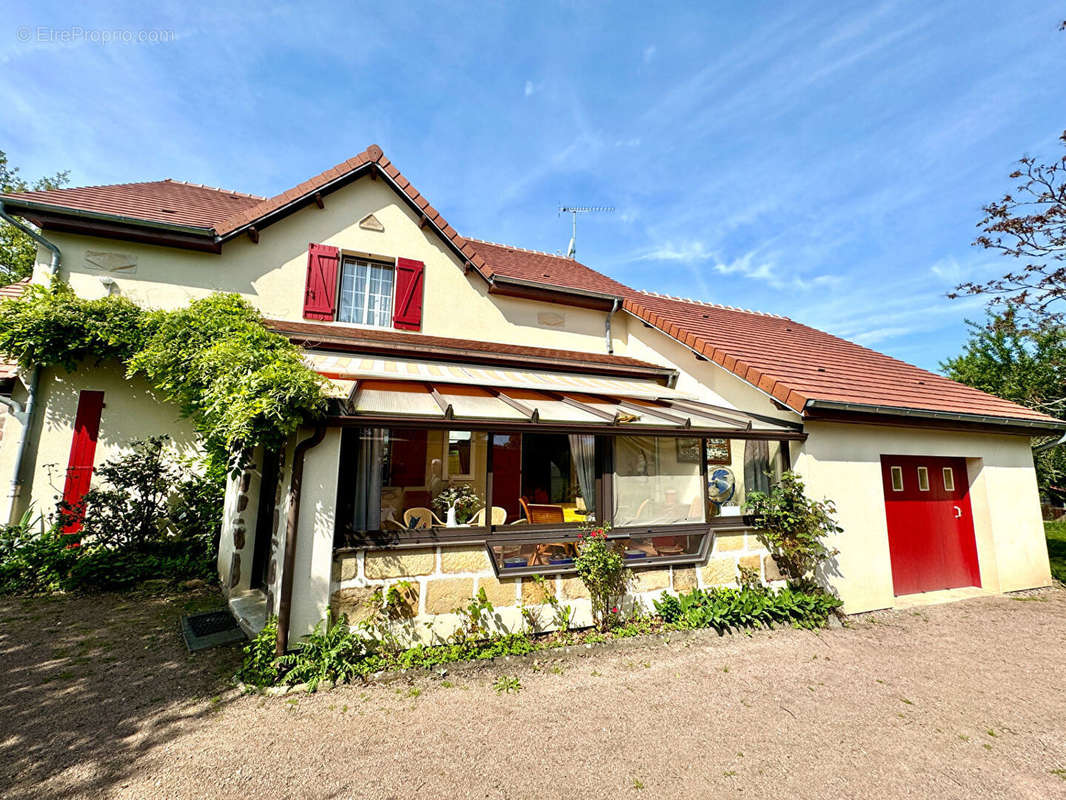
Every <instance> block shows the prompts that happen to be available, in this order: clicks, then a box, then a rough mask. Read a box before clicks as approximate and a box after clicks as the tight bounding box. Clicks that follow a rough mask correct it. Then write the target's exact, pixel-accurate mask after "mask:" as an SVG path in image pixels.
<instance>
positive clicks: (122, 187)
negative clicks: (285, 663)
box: [3, 179, 263, 230]
mask: <svg viewBox="0 0 1066 800" xmlns="http://www.w3.org/2000/svg"><path fill="white" fill-rule="evenodd" d="M3 199H5V200H8V199H11V200H22V201H26V202H32V203H40V204H43V205H48V206H55V207H57V208H61V209H71V210H74V211H88V212H92V213H96V214H110V215H112V216H118V217H130V218H132V219H137V220H145V221H148V222H167V223H170V224H172V225H187V226H190V227H194V228H204V229H206V230H210V229H211V228H213V227H214V226H215V224H216V223H218V222H219V220H223V219H226V218H227V217H230V216H233V215H234V214H236V213H238V212H240V211H242V210H244V209H247V208H250V207H252V206H255V205H257V204H258V203H260V202H261V201H262V199H263V198H261V197H256V196H254V195H250V194H241V193H239V192H230V191H227V190H225V189H213V188H211V187H210V186H199V185H197V184H193V183H182V182H181V181H172V180H170V179H167V180H164V181H149V182H147V183H116V184H111V185H109V186H81V187H78V188H75V189H51V190H49V191H44V192H22V193H20V194H12V195H3Z"/></svg>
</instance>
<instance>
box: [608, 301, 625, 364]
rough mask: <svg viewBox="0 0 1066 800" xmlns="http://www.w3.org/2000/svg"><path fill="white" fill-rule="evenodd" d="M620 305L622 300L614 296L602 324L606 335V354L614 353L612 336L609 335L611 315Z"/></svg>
mask: <svg viewBox="0 0 1066 800" xmlns="http://www.w3.org/2000/svg"><path fill="white" fill-rule="evenodd" d="M621 305H622V301H621V300H619V299H618V298H617V297H616V298H615V299H614V302H613V303H612V304H611V310H610V311H608V312H607V319H606V321H605V322H604V325H603V327H604V334H605V335H606V337H607V354H608V355H614V337H613V336H612V335H611V317H613V316H614V315H615V314H616V313H617V312H618V308H619V306H621Z"/></svg>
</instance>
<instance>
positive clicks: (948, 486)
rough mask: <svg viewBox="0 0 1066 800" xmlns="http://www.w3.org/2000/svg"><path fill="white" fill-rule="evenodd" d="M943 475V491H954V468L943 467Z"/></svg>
mask: <svg viewBox="0 0 1066 800" xmlns="http://www.w3.org/2000/svg"><path fill="white" fill-rule="evenodd" d="M943 475H944V491H945V492H954V491H955V470H953V469H952V468H951V467H944V469H943Z"/></svg>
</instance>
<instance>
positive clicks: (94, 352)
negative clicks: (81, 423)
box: [0, 281, 146, 370]
mask: <svg viewBox="0 0 1066 800" xmlns="http://www.w3.org/2000/svg"><path fill="white" fill-rule="evenodd" d="M145 334H146V328H145V316H144V312H143V311H142V310H141V309H140V308H139V307H138V306H137V305H136V304H134V303H133V302H131V301H130V300H127V299H126V298H124V297H119V296H117V295H109V296H107V297H104V298H101V299H97V300H86V299H84V298H81V297H78V295H76V294H75V293H74V290H73V289H71V288H70V286H69V285H67V284H65V283H63V282H61V281H54V282H53V285H52V286H50V287H49V286H41V285H39V284H31V285H30V286H29V287H28V288H27V289H26V292H25V293H24V294H23V295H22V297H20V298H17V299H13V300H6V301H4V302H3V303H2V304H0V352H2V353H4V355H6V356H8V357H10V358H14V359H16V360H17V361H18V363H19V366H21V367H22V368H24V369H30V368H31V367H34V366H38V365H41V366H62V367H64V368H66V369H68V370H74V369H76V368H77V367H78V365H79V364H81V363H82V362H83V361H92V362H94V363H100V362H101V361H106V360H108V359H117V360H118V361H123V362H124V361H127V360H128V359H129V358H131V357H132V356H133V354H134V353H136V352H137V351H138V350H139V349H140V348H141V347H142V346H143V344H144V339H145Z"/></svg>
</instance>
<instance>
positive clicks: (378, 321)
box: [337, 258, 394, 328]
mask: <svg viewBox="0 0 1066 800" xmlns="http://www.w3.org/2000/svg"><path fill="white" fill-rule="evenodd" d="M393 275H394V272H393V268H392V267H390V266H387V265H385V264H374V263H372V262H369V261H360V260H358V259H354V258H345V259H344V264H343V266H342V267H341V291H340V302H339V304H338V309H337V321H338V322H354V323H356V324H357V325H373V326H375V327H378V328H388V327H390V326H391V325H392V294H393V288H392V287H393Z"/></svg>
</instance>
